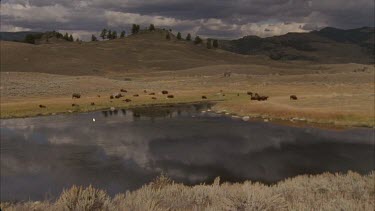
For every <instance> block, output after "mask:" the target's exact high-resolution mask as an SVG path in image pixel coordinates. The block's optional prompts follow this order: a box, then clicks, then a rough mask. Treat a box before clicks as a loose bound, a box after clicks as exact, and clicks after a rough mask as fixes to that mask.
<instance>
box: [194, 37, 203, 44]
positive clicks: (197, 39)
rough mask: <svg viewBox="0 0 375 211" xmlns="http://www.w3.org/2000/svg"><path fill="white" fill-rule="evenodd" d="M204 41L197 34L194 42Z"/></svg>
mask: <svg viewBox="0 0 375 211" xmlns="http://www.w3.org/2000/svg"><path fill="white" fill-rule="evenodd" d="M200 43H202V39H201V38H200V37H199V36H196V37H195V39H194V44H196V45H197V44H200Z"/></svg>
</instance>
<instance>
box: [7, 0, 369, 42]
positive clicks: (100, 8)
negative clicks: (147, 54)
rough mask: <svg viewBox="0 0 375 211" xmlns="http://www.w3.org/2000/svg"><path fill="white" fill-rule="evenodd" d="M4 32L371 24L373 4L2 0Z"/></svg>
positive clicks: (231, 31)
mask: <svg viewBox="0 0 375 211" xmlns="http://www.w3.org/2000/svg"><path fill="white" fill-rule="evenodd" d="M1 6H2V7H1V25H2V31H19V30H51V29H57V30H67V31H76V32H79V33H80V34H84V33H86V34H89V33H95V32H97V31H99V30H100V29H101V28H103V27H110V28H114V29H117V30H120V29H122V28H125V29H128V28H129V26H130V25H131V24H132V23H140V24H141V25H144V26H147V25H148V24H150V23H154V24H155V25H157V26H160V27H171V28H173V29H174V30H178V31H182V32H185V33H187V32H191V33H193V34H199V35H202V36H208V37H229V38H233V37H239V36H243V35H247V34H255V35H259V36H271V35H276V34H283V33H287V32H289V31H295V32H303V31H308V30H312V29H317V28H321V27H324V26H333V27H339V28H354V27H361V26H374V12H373V11H374V2H373V0H348V1H342V0H299V1H297V0H231V1H228V0H206V1H201V0H200V1H198V0H154V1H148V0H147V1H146V0H106V1H104V0H91V1H89V0H80V1H79V0H3V1H2V2H1Z"/></svg>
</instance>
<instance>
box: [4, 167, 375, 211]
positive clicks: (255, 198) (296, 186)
mask: <svg viewBox="0 0 375 211" xmlns="http://www.w3.org/2000/svg"><path fill="white" fill-rule="evenodd" d="M374 199H375V172H371V173H370V174H368V175H360V174H358V173H354V172H348V173H347V174H331V173H324V174H321V175H316V176H311V175H302V176H297V177H294V178H290V179H286V180H285V181H281V182H279V183H277V184H275V185H271V186H268V185H264V184H261V183H252V182H250V181H246V182H244V183H220V178H216V179H215V181H214V182H213V184H211V185H207V184H199V185H195V186H185V185H183V184H178V183H175V182H173V181H172V180H171V179H170V178H168V177H167V176H165V175H161V176H159V177H158V178H156V179H155V180H154V181H152V182H150V183H149V184H147V185H144V186H143V187H141V188H139V189H138V190H135V191H127V192H126V193H121V194H117V195H116V196H114V197H113V198H112V199H111V198H110V197H109V196H108V195H107V194H106V192H104V191H102V190H98V189H95V188H93V187H91V186H89V187H88V188H83V187H77V186H73V187H72V188H70V189H68V190H64V191H63V193H62V194H61V195H60V197H59V198H58V199H57V200H56V201H55V202H23V203H2V204H1V208H2V210H21V211H23V210H79V211H80V210H132V211H133V210H134V211H144V210H154V211H159V210H207V211H214V210H215V211H216V210H218V211H220V210H269V211H273V210H275V211H276V210H277V211H279V210H281V211H282V210H327V211H328V210H365V211H366V210H369V211H373V210H374V208H375V200H374Z"/></svg>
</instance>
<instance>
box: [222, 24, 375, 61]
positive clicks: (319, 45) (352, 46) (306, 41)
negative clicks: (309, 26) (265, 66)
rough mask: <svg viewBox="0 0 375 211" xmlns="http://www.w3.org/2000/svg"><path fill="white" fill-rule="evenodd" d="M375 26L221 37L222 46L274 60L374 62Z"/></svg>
mask: <svg viewBox="0 0 375 211" xmlns="http://www.w3.org/2000/svg"><path fill="white" fill-rule="evenodd" d="M374 38H375V28H373V27H362V28H357V29H349V30H344V29H336V28H332V27H327V28H323V29H321V30H319V31H312V32H308V33H287V34H285V35H280V36H274V37H267V38H261V37H257V36H245V37H243V38H240V39H237V40H220V41H219V48H221V49H223V50H227V51H231V52H234V53H239V54H246V55H268V56H269V57H270V58H272V59H275V60H312V61H319V62H328V63H335V62H357V63H374V55H375V47H374Z"/></svg>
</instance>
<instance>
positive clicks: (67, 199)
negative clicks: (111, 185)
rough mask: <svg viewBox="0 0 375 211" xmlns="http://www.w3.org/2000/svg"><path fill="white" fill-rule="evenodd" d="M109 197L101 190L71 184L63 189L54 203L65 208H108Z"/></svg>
mask: <svg viewBox="0 0 375 211" xmlns="http://www.w3.org/2000/svg"><path fill="white" fill-rule="evenodd" d="M109 203H110V198H109V196H108V195H107V193H106V192H105V191H103V190H98V189H95V188H93V187H92V186H91V185H90V186H89V187H87V188H83V187H77V186H73V187H71V188H70V189H68V190H64V191H63V192H62V194H61V195H60V198H59V199H58V200H57V202H56V205H57V206H58V207H61V208H63V209H65V210H82V211H83V210H84V211H86V210H87V211H89V210H90V211H91V210H108V207H109Z"/></svg>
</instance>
